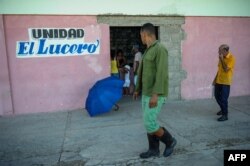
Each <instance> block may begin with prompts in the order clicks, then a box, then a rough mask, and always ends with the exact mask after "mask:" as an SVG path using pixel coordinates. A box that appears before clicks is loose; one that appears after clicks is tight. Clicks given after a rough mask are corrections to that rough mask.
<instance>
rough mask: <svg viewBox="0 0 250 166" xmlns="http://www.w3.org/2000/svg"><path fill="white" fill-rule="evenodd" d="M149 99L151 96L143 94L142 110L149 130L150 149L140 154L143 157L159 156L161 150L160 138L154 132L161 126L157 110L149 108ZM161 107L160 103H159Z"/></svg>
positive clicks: (145, 124)
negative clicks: (157, 118)
mask: <svg viewBox="0 0 250 166" xmlns="http://www.w3.org/2000/svg"><path fill="white" fill-rule="evenodd" d="M149 100H150V97H148V96H144V95H143V96H142V111H143V122H144V126H145V128H146V130H147V138H148V144H149V149H148V151H146V152H143V153H141V154H140V157H141V158H149V157H153V156H159V154H160V150H159V141H160V140H159V138H158V137H157V136H155V135H153V134H152V133H154V132H155V131H156V130H158V129H159V128H160V126H157V125H158V123H157V122H155V121H156V117H157V114H158V113H159V112H157V110H156V109H150V108H149ZM158 107H159V103H158Z"/></svg>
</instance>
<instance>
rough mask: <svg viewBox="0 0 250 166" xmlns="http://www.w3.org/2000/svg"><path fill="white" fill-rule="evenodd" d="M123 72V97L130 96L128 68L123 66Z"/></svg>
mask: <svg viewBox="0 0 250 166" xmlns="http://www.w3.org/2000/svg"><path fill="white" fill-rule="evenodd" d="M124 72H125V83H124V84H123V92H124V95H130V92H129V90H130V89H129V88H130V66H129V65H125V66H124Z"/></svg>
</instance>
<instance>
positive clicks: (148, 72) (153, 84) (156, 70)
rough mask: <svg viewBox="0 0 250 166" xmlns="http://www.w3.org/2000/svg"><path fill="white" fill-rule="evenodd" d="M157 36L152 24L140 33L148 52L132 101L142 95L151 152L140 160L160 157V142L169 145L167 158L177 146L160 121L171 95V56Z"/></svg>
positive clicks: (165, 151)
mask: <svg viewBox="0 0 250 166" xmlns="http://www.w3.org/2000/svg"><path fill="white" fill-rule="evenodd" d="M155 33H156V32H155V27H154V25H153V24H151V23H146V24H144V25H143V26H142V28H141V32H140V35H141V40H142V43H143V44H145V45H146V46H147V49H146V51H145V52H144V54H143V58H142V62H141V64H140V66H139V71H138V80H137V84H136V89H135V93H134V96H133V97H134V99H135V100H136V99H137V98H138V95H139V93H142V111H143V122H144V126H145V128H146V130H147V138H148V143H149V149H148V151H147V152H144V153H141V154H140V157H141V158H149V157H153V156H159V154H160V151H159V141H161V142H163V143H164V144H165V145H166V148H165V150H164V153H163V155H164V156H165V157H167V156H169V155H171V154H172V152H173V150H174V146H175V145H176V142H177V141H176V140H175V138H174V137H172V136H171V134H170V133H169V132H168V131H167V130H166V129H165V128H164V127H161V126H160V125H159V123H158V121H157V116H158V114H159V113H160V111H161V108H162V105H163V104H164V102H165V99H166V96H167V94H168V68H167V67H168V52H167V49H166V48H165V47H164V46H163V45H162V44H160V42H159V41H157V40H156V35H155Z"/></svg>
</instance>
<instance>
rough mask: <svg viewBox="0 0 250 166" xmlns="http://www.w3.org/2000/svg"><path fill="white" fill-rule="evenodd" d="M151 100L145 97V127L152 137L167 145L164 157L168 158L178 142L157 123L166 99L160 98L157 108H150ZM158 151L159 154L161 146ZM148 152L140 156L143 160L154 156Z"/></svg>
mask: <svg viewBox="0 0 250 166" xmlns="http://www.w3.org/2000/svg"><path fill="white" fill-rule="evenodd" d="M149 100H150V97H147V96H144V101H143V103H144V104H143V120H144V125H145V128H146V130H147V132H148V133H149V134H150V135H151V137H155V140H156V141H158V140H161V141H162V142H163V143H164V144H165V145H166V148H165V150H164V153H163V155H164V156H165V157H167V156H169V155H170V154H171V153H172V152H173V148H174V146H175V144H176V140H175V139H174V138H173V137H172V136H171V134H170V133H169V132H168V131H167V130H166V129H165V128H162V127H160V125H159V123H158V122H157V116H158V114H159V113H160V111H161V108H162V105H163V104H164V102H165V97H158V103H157V107H154V108H149ZM157 138H158V140H157ZM156 151H157V152H159V144H158V147H157V150H156ZM148 152H149V151H148ZM148 152H145V153H142V154H141V155H140V156H141V157H142V158H148V157H151V156H153V155H150V153H148Z"/></svg>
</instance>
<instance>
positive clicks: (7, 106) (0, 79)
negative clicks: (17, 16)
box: [0, 15, 13, 115]
mask: <svg viewBox="0 0 250 166" xmlns="http://www.w3.org/2000/svg"><path fill="white" fill-rule="evenodd" d="M3 24H4V20H3V16H2V15H0V50H1V51H0V115H9V114H12V112H13V108H12V99H11V88H10V78H9V70H8V59H7V54H6V43H5V37H4V26H3Z"/></svg>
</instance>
